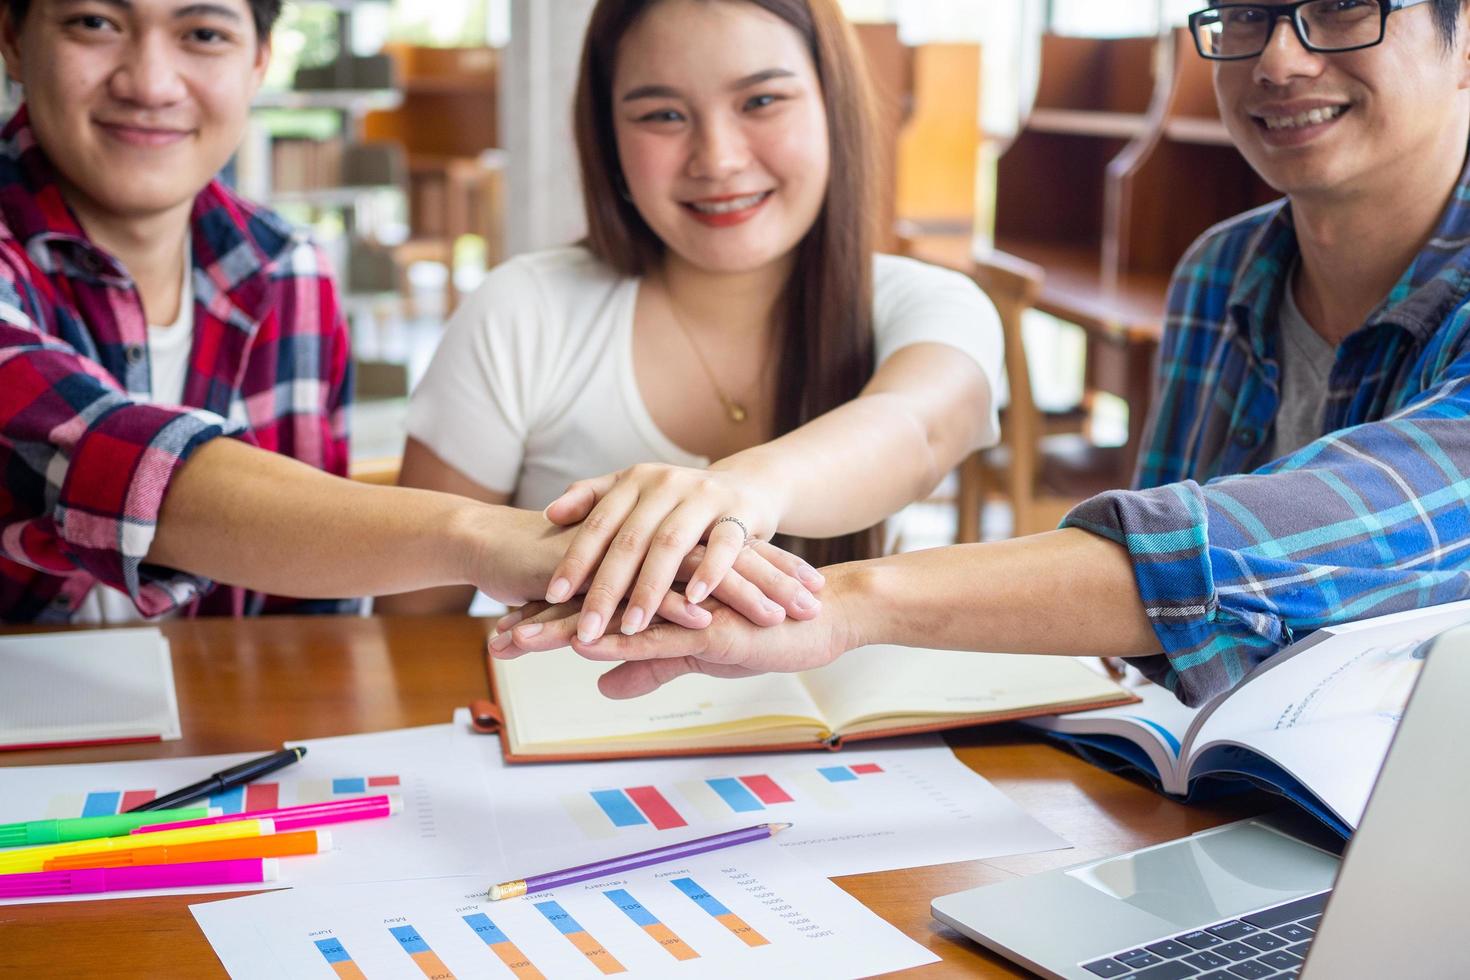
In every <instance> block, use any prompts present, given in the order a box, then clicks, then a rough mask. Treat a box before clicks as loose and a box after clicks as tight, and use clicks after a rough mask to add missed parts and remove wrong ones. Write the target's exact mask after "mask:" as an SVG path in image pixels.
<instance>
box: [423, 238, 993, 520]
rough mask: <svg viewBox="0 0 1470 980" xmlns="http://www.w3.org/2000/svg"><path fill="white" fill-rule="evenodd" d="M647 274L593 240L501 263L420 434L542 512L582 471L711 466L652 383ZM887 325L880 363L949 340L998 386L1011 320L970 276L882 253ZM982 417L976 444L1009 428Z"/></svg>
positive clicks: (439, 378)
mask: <svg viewBox="0 0 1470 980" xmlns="http://www.w3.org/2000/svg"><path fill="white" fill-rule="evenodd" d="M638 282H639V281H638V279H636V278H632V277H627V276H623V275H620V274H618V273H616V272H614V271H612V270H611V269H609V268H608V267H607V266H606V265H604V264H603V263H601V262H599V261H598V260H597V259H595V258H594V257H593V256H592V255H591V254H590V253H589V252H588V251H587V250H586V249H584V248H580V247H570V248H560V249H553V250H550V251H545V252H537V253H534V254H531V255H523V256H519V257H517V258H514V259H511V260H510V261H509V262H506V263H505V264H503V265H501V266H499V267H498V268H496V269H495V270H494V271H493V272H492V273H491V274H490V275H489V276H488V277H487V278H486V280H485V282H484V283H483V284H482V285H481V286H480V288H479V289H478V290H477V291H476V292H475V294H474V295H473V296H471V297H470V298H469V299H468V300H467V301H466V302H465V303H464V304H463V305H462V306H461V307H460V309H459V310H458V311H457V312H456V313H455V315H454V316H453V317H452V318H451V320H450V322H449V324H448V326H447V327H446V329H445V334H444V339H443V341H442V342H441V344H440V345H439V350H438V352H437V353H436V354H435V355H434V359H433V362H432V363H431V364H430V365H429V369H428V372H427V373H426V374H425V375H424V378H423V380H422V381H421V382H420V383H419V385H418V387H417V389H415V391H414V393H413V398H412V400H411V402H410V404H409V410H408V433H409V435H411V436H413V437H414V438H415V439H418V440H419V441H420V442H422V443H423V444H424V445H425V446H427V447H428V448H429V449H430V450H432V451H433V452H434V454H435V455H437V456H438V457H439V458H440V459H442V460H444V461H445V462H446V463H448V464H449V465H450V466H453V467H454V468H455V469H457V470H459V471H460V472H461V473H463V474H464V475H465V476H467V477H469V478H470V479H472V480H474V481H475V482H476V483H479V484H480V485H481V486H483V487H485V488H486V489H488V490H496V491H500V492H502V493H510V494H512V498H511V502H512V503H513V504H514V505H515V506H517V507H525V508H530V509H534V510H540V509H542V508H544V507H545V506H546V505H547V504H549V503H551V501H553V500H555V499H556V498H557V497H558V496H560V495H561V493H562V491H564V490H565V489H566V488H567V485H568V484H570V483H573V482H575V481H577V480H582V479H586V478H588V477H592V476H599V475H601V474H604V473H612V472H615V471H617V470H620V469H623V468H624V467H627V466H631V465H633V464H635V463H667V464H672V465H675V466H689V467H701V468H702V467H705V466H708V465H709V463H710V460H708V459H705V458H704V457H702V456H695V455H693V454H692V453H689V452H686V451H685V450H683V449H681V448H679V446H677V445H675V444H674V442H673V441H671V440H670V439H669V438H668V436H666V435H665V434H664V433H663V432H662V431H660V430H659V428H658V426H656V425H655V424H654V421H653V418H652V416H650V415H649V412H648V408H647V406H646V405H645V404H644V402H643V398H642V395H641V394H640V393H639V391H638V383H637V378H636V375H635V374H634V370H633V310H634V305H635V300H636V299H637V295H638ZM873 323H874V326H873V333H874V340H875V347H876V354H877V361H878V363H880V364H881V363H882V362H883V361H884V360H886V359H887V358H889V357H891V356H892V355H893V353H894V351H897V350H899V349H900V348H903V347H907V346H909V345H910V344H919V343H942V344H948V345H950V346H952V347H955V348H957V349H958V350H959V351H962V352H963V353H964V355H966V356H969V357H971V358H973V359H974V360H975V362H976V363H977V364H979V365H980V367H981V368H982V369H983V371H984V372H985V376H986V378H987V379H988V380H989V382H990V389H991V391H992V392H994V391H996V390H997V384H998V381H999V378H1000V374H1001V343H1002V341H1001V329H1000V319H999V317H998V316H997V314H996V312H995V307H994V306H993V305H992V304H991V302H990V301H989V300H988V299H987V298H986V297H985V294H984V293H982V292H981V291H980V290H979V288H978V287H976V286H975V284H974V283H973V282H971V281H970V280H969V279H968V278H967V277H965V276H962V275H960V274H959V273H957V272H951V271H949V270H946V269H939V268H936V267H934V266H929V265H925V264H923V263H921V262H915V261H913V260H911V259H901V258H895V257H893V256H887V255H882V256H878V257H877V258H876V259H875V260H874V282H873ZM982 429H983V431H982V432H981V434H980V436H979V438H978V439H977V440H976V447H975V448H980V447H982V446H987V445H991V444H993V443H994V442H995V441H996V439H997V437H998V433H999V423H998V421H997V419H996V415H995V411H994V408H992V410H991V413H990V417H989V418H988V419H987V420H986V423H985V425H984V426H983V427H982Z"/></svg>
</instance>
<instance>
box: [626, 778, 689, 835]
mask: <svg viewBox="0 0 1470 980" xmlns="http://www.w3.org/2000/svg"><path fill="white" fill-rule="evenodd" d="M624 792H626V793H627V794H628V799H630V800H632V801H633V803H634V805H635V806H637V807H638V809H640V810H642V811H643V815H644V816H645V817H647V818H648V822H649V823H651V824H653V825H654V827H656V828H658V829H659V830H672V829H673V828H675V827H687V826H688V825H689V824H688V822H687V821H686V820H685V819H684V818H683V817H681V816H680V815H679V811H678V810H675V809H674V807H673V805H672V804H670V803H669V801H668V800H666V799H664V795H663V794H662V793H660V792H659V791H658V790H656V789H654V788H653V787H652V786H630V787H628V789H627V790H625V791H624Z"/></svg>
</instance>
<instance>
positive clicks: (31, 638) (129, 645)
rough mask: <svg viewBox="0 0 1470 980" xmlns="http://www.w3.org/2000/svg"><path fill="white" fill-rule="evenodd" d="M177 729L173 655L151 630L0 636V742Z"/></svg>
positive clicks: (48, 742) (84, 740) (153, 734)
mask: <svg viewBox="0 0 1470 980" xmlns="http://www.w3.org/2000/svg"><path fill="white" fill-rule="evenodd" d="M180 735H181V732H180V729H179V704H178V700H177V698H176V696H175V694H174V671H173V661H172V660H170V659H169V649H168V641H167V640H165V639H164V638H163V634H162V633H160V632H159V631H158V630H157V629H152V628H148V629H120V630H71V631H66V632H60V633H20V634H16V635H14V636H5V637H0V749H40V748H53V747H56V746H61V745H96V744H100V743H110V742H145V741H146V742H156V741H158V740H159V739H174V738H179V737H180Z"/></svg>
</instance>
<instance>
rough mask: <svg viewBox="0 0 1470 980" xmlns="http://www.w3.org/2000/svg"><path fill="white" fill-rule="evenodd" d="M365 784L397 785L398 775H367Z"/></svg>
mask: <svg viewBox="0 0 1470 980" xmlns="http://www.w3.org/2000/svg"><path fill="white" fill-rule="evenodd" d="M367 784H368V785H369V786H397V785H398V777H397V776H369V777H368V781H367Z"/></svg>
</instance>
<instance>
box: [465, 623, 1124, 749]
mask: <svg viewBox="0 0 1470 980" xmlns="http://www.w3.org/2000/svg"><path fill="white" fill-rule="evenodd" d="M489 669H490V683H491V688H492V692H493V694H494V696H495V704H494V705H484V707H483V708H482V707H480V706H477V710H476V712H475V713H476V715H477V717H478V718H480V719H484V721H482V722H481V724H480V726H479V727H481V728H482V730H487V729H489V730H498V732H499V734H500V736H501V740H502V744H503V747H504V750H505V756H506V758H507V759H509V760H512V761H517V760H529V759H537V760H549V759H596V758H627V757H636V756H652V755H676V754H692V753H709V752H749V751H755V750H775V749H803V748H808V749H816V748H837V747H839V746H840V745H841V744H842V743H843V742H845V741H850V740H853V739H862V738H877V737H880V736H885V735H897V734H905V733H910V732H919V731H938V730H941V729H946V728H958V727H962V726H965V725H974V724H980V723H983V722H991V721H1007V720H1011V719H1015V718H1024V717H1029V716H1034V715H1038V714H1043V713H1049V712H1055V711H1067V710H1078V709H1083V708H1095V707H1100V706H1103V705H1117V704H1123V703H1127V702H1131V701H1133V700H1134V698H1133V697H1132V696H1131V695H1130V694H1129V693H1128V692H1127V691H1125V690H1124V689H1123V688H1121V687H1119V686H1118V685H1117V684H1115V683H1113V682H1112V681H1109V680H1107V679H1106V678H1104V677H1101V676H1099V675H1098V674H1097V673H1096V672H1094V671H1093V670H1091V669H1089V668H1088V667H1087V666H1085V665H1084V664H1083V663H1081V662H1080V661H1077V660H1074V659H1071V658H1068V657H1045V656H1019V655H1008V654H989V653H957V652H953V651H948V650H917V649H910V648H905V647H893V646H870V647H863V648H860V649H858V650H853V651H851V652H849V653H847V654H845V655H844V656H842V657H840V658H839V659H838V660H837V661H836V662H834V663H832V664H829V665H828V666H826V667H823V668H820V669H818V670H809V671H804V672H802V673H795V674H764V675H761V676H758V677H750V678H743V679H739V680H726V679H719V678H711V677H705V676H702V675H689V676H685V677H681V678H679V679H677V680H675V681H673V682H671V683H669V684H666V685H665V686H664V687H662V688H660V689H659V690H657V691H655V692H654V693H652V694H649V695H646V696H644V697H641V698H635V699H633V700H627V701H612V700H609V699H607V698H605V697H603V696H602V694H601V693H599V692H598V689H597V678H598V676H599V675H601V674H603V673H605V672H606V671H607V670H608V669H609V665H608V664H604V663H596V662H593V661H590V660H584V659H582V658H581V657H579V656H577V654H576V653H574V652H573V651H572V650H571V649H569V648H568V649H562V650H557V651H552V652H549V653H537V654H528V655H526V656H524V657H521V658H519V659H516V660H509V661H505V660H494V659H491V660H490V661H489ZM482 704H483V703H482ZM486 721H488V722H489V724H488V725H487V724H486V723H485V722H486Z"/></svg>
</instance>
